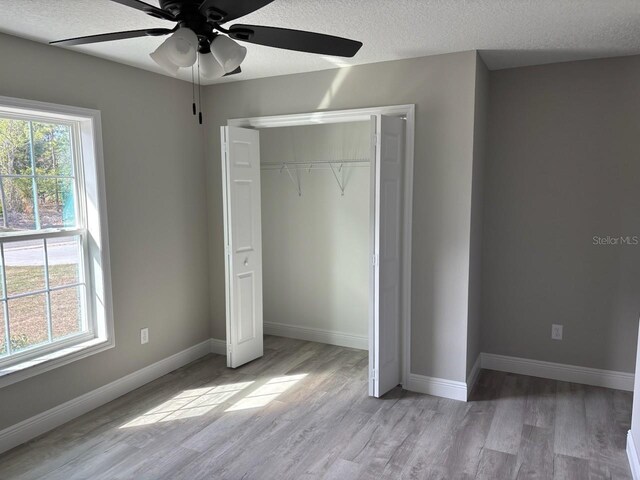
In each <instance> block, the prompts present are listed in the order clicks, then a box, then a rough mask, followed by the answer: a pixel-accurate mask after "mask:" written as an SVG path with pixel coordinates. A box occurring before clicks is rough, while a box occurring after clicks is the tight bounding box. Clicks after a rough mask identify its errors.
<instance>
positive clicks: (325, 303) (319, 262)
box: [221, 105, 414, 397]
mask: <svg viewBox="0 0 640 480" xmlns="http://www.w3.org/2000/svg"><path fill="white" fill-rule="evenodd" d="M383 111H384V113H383ZM388 113H392V115H389V114H388ZM413 113H414V111H413V106H412V105H409V106H399V107H382V108H380V109H362V110H351V111H342V112H322V113H317V112H316V113H313V114H308V115H288V116H279V117H261V118H253V119H237V120H229V121H228V126H226V127H222V129H221V135H222V173H223V202H224V208H223V210H224V225H225V254H226V261H225V266H226V300H227V301H226V308H227V315H226V316H227V324H226V326H227V364H228V366H229V367H232V368H236V367H239V366H241V365H243V364H245V363H247V362H250V361H252V360H254V359H256V358H259V357H261V356H262V355H263V335H265V334H270V335H276V336H282V337H290V338H297V339H302V340H311V341H315V342H320V343H328V344H333V345H339V346H343V347H350V348H357V349H361V350H368V352H369V395H372V396H376V397H379V396H382V395H383V394H384V393H386V392H387V391H389V390H390V389H392V388H394V387H395V386H397V385H399V384H403V383H404V382H405V381H406V376H407V375H408V358H409V357H408V355H409V342H408V338H409V321H408V319H409V318H410V317H409V315H410V295H409V292H410V276H409V275H408V272H409V269H408V265H409V264H410V223H411V222H410V218H411V217H410V214H411V210H410V203H411V202H410V200H411V185H410V183H411V177H412V167H413ZM407 220H409V221H407Z"/></svg>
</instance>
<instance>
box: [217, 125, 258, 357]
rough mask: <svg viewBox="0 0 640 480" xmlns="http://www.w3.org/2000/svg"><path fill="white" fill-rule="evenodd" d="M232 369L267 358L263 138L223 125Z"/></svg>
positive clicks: (247, 130)
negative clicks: (261, 182)
mask: <svg viewBox="0 0 640 480" xmlns="http://www.w3.org/2000/svg"><path fill="white" fill-rule="evenodd" d="M221 137H222V174H223V180H222V184H223V202H224V206H223V209H224V236H225V242H226V243H225V271H226V282H225V283H226V303H227V305H226V306H227V366H229V367H232V368H236V367H239V366H240V365H243V364H245V363H247V362H250V361H251V360H255V359H256V358H259V357H261V356H262V355H263V345H262V234H261V218H260V217H261V214H260V134H259V132H258V131H257V130H251V129H247V128H239V127H222V128H221Z"/></svg>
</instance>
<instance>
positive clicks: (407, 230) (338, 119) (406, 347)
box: [227, 104, 416, 388]
mask: <svg viewBox="0 0 640 480" xmlns="http://www.w3.org/2000/svg"><path fill="white" fill-rule="evenodd" d="M415 112H416V106H415V105H413V104H408V105H390V106H385V107H368V108H356V109H351V110H335V111H321V112H309V113H296V114H290V115H273V116H266V117H250V118H233V119H229V120H228V121H227V125H228V126H232V127H244V128H274V127H293V126H299V125H313V124H327V123H347V122H360V121H368V120H370V119H371V116H372V115H388V116H395V117H404V118H405V119H406V122H407V123H406V131H405V171H404V199H403V219H402V220H403V226H402V235H403V244H402V247H403V252H402V256H403V258H402V280H401V281H402V330H403V332H402V346H401V352H402V385H403V386H405V388H406V387H407V385H408V384H409V383H408V382H409V375H410V373H411V365H410V360H411V223H412V218H413V163H414V139H415Z"/></svg>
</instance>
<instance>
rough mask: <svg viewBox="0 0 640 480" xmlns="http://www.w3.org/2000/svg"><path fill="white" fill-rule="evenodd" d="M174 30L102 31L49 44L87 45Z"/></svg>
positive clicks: (155, 34)
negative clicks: (97, 33)
mask: <svg viewBox="0 0 640 480" xmlns="http://www.w3.org/2000/svg"><path fill="white" fill-rule="evenodd" d="M173 31H174V30H173V29H171V28H147V29H145V30H129V31H126V32H114V33H101V34H99V35H89V36H87V37H76V38H67V39H65V40H56V41H55V42H49V45H63V46H67V47H69V46H72V45H85V44H87V43H99V42H110V41H112V40H124V39H126V38H136V37H146V36H150V37H157V36H160V35H168V34H170V33H172V32H173Z"/></svg>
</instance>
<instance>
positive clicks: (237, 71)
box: [223, 67, 242, 77]
mask: <svg viewBox="0 0 640 480" xmlns="http://www.w3.org/2000/svg"><path fill="white" fill-rule="evenodd" d="M238 73H242V69H241V68H240V67H238V68H236V69H235V70H233V71H232V72H229V73H225V74H224V75H223V77H228V76H229V75H237V74H238Z"/></svg>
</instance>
